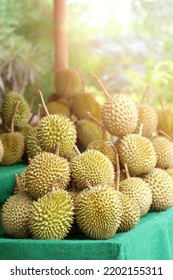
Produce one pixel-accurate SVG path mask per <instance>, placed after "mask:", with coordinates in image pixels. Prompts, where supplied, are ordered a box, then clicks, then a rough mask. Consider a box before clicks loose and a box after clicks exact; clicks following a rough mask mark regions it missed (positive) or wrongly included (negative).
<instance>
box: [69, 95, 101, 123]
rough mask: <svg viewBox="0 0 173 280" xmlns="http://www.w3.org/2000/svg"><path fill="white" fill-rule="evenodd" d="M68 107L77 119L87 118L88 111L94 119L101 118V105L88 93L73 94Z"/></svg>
mask: <svg viewBox="0 0 173 280" xmlns="http://www.w3.org/2000/svg"><path fill="white" fill-rule="evenodd" d="M70 108H71V111H72V113H73V114H74V115H75V116H76V117H77V119H79V120H81V119H88V115H87V112H90V113H91V114H92V116H94V117H95V118H96V119H98V120H101V106H100V105H99V103H98V102H97V101H96V100H95V98H94V97H93V96H92V95H91V94H89V93H82V94H75V95H74V96H73V98H72V104H71V106H70Z"/></svg>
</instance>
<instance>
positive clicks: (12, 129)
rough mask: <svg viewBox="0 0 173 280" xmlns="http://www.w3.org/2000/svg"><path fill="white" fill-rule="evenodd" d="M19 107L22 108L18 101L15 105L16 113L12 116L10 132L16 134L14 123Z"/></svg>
mask: <svg viewBox="0 0 173 280" xmlns="http://www.w3.org/2000/svg"><path fill="white" fill-rule="evenodd" d="M19 106H20V101H17V102H16V105H15V108H14V113H13V116H12V119H11V126H10V132H11V133H13V132H14V121H15V117H16V113H17V111H18V109H19Z"/></svg>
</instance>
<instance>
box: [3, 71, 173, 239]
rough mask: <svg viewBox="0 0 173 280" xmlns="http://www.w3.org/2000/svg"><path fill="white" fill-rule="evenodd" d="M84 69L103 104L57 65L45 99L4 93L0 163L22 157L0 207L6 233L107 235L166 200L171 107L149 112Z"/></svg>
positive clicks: (171, 197)
mask: <svg viewBox="0 0 173 280" xmlns="http://www.w3.org/2000/svg"><path fill="white" fill-rule="evenodd" d="M92 75H93V77H94V78H95V79H96V81H97V82H98V83H99V86H100V87H101V88H102V90H103V91H104V93H105V95H106V98H107V99H106V102H105V103H104V105H103V106H100V105H99V103H98V102H97V101H96V100H95V98H94V97H93V96H92V95H91V94H90V93H86V92H85V84H84V79H83V77H82V75H81V73H80V71H78V70H76V69H66V70H63V71H60V72H59V73H58V76H57V84H56V87H57V89H58V91H57V93H56V94H52V95H51V96H50V97H49V99H48V101H47V104H45V102H44V99H43V96H42V93H41V92H40V91H39V90H38V92H37V93H36V94H34V96H33V99H32V102H31V104H30V105H29V104H28V103H27V101H26V100H25V99H24V97H23V96H21V95H20V94H19V93H16V92H9V93H8V94H6V96H5V98H4V100H3V105H2V110H1V117H2V127H1V135H0V161H1V163H0V164H1V166H3V165H13V164H15V163H17V162H19V161H21V160H23V161H26V160H27V162H28V165H27V168H26V170H25V171H24V172H23V173H21V174H18V175H17V174H16V175H15V177H16V185H15V186H14V192H13V194H12V195H11V196H10V197H9V198H8V199H7V200H6V201H5V203H4V204H3V207H2V211H1V221H2V226H3V229H4V231H5V233H6V234H8V235H9V236H10V237H13V238H33V239H64V238H66V237H68V236H69V235H70V234H74V233H75V234H80V232H82V233H83V234H85V235H86V236H87V237H88V238H91V239H108V238H111V237H112V236H114V235H115V234H116V232H124V231H128V230H131V229H132V228H134V227H135V226H137V224H138V222H139V220H140V218H141V217H143V216H144V215H146V214H147V213H148V212H149V211H164V210H166V209H167V208H169V207H172V206H173V142H172V131H173V129H171V128H172V127H173V121H172V119H171V120H170V118H171V116H172V115H171V114H172V111H171V110H167V109H164V108H162V110H161V111H160V112H157V111H156V109H155V108H154V107H152V106H151V105H149V104H148V102H146V98H142V99H143V101H142V102H141V103H140V104H136V103H135V102H134V101H133V100H132V99H131V98H130V97H129V96H128V95H126V94H121V93H114V94H109V93H108V92H107V90H106V89H105V87H104V85H103V84H102V82H101V81H100V80H99V78H98V77H97V76H96V75H95V74H92ZM148 92H149V88H148V87H147V89H146V91H145V94H144V97H145V96H146V95H147V93H148ZM37 96H38V98H40V100H41V105H39V108H38V113H37V115H36V117H37V121H35V122H33V120H34V117H33V115H32V113H31V108H32V105H33V102H34V98H36V97H37ZM170 112H171V113H170Z"/></svg>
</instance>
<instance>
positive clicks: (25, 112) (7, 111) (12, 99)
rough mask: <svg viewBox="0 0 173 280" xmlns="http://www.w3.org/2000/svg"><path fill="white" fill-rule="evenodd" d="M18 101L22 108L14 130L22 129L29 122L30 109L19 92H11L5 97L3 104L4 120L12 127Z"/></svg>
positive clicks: (16, 117) (17, 114)
mask: <svg viewBox="0 0 173 280" xmlns="http://www.w3.org/2000/svg"><path fill="white" fill-rule="evenodd" d="M17 101H20V106H19V108H18V111H17V113H16V116H15V120H14V128H16V129H21V128H22V127H23V126H24V125H26V124H27V123H28V121H29V118H30V108H29V104H28V103H27V101H26V100H25V98H24V97H23V96H22V95H21V94H19V93H17V92H14V91H11V92H9V93H7V94H6V95H5V97H4V100H3V104H2V120H3V123H4V124H5V125H6V126H7V127H10V125H11V119H12V116H13V113H14V109H15V106H16V102H17Z"/></svg>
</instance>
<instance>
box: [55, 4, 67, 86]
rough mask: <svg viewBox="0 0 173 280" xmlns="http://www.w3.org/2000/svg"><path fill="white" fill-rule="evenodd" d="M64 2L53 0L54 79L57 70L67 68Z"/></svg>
mask: <svg viewBox="0 0 173 280" xmlns="http://www.w3.org/2000/svg"><path fill="white" fill-rule="evenodd" d="M65 2H66V1H65V0H54V46H55V81H56V73H57V72H58V71H59V70H63V69H66V68H68V42H67V22H66V16H67V15H66V3H65ZM55 84H56V83H55Z"/></svg>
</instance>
